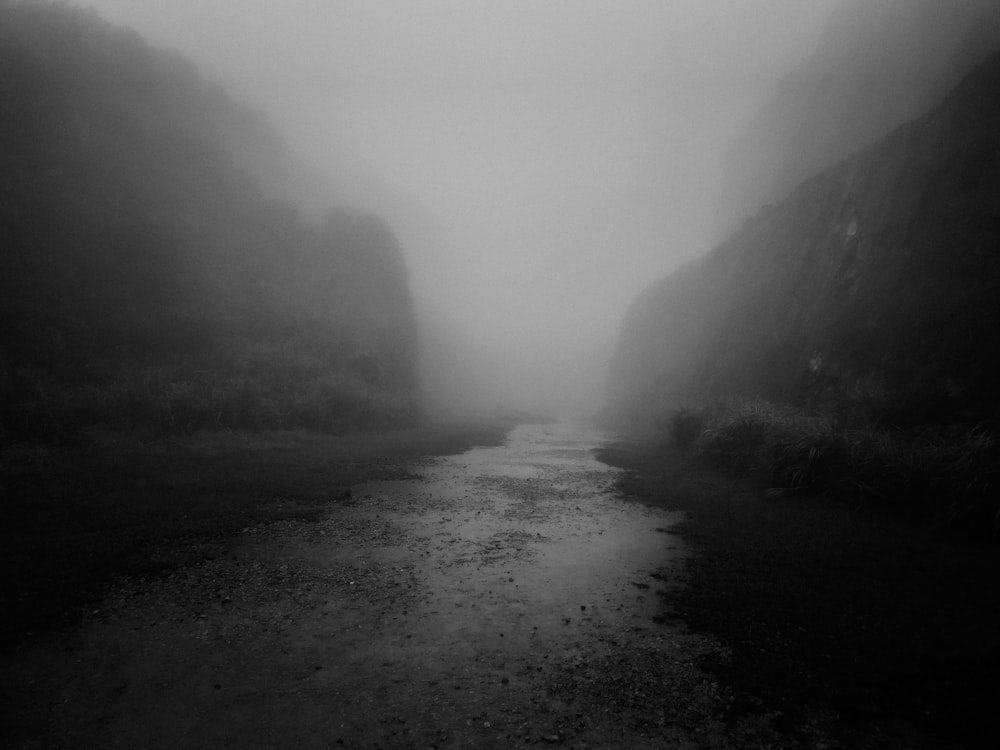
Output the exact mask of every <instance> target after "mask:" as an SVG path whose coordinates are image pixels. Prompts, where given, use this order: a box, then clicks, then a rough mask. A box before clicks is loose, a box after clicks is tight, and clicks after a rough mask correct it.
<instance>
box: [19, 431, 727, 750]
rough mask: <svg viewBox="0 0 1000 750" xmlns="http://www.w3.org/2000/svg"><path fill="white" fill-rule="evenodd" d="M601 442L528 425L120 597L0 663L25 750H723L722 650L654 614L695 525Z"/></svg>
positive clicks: (265, 529) (251, 532)
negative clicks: (641, 490)
mask: <svg viewBox="0 0 1000 750" xmlns="http://www.w3.org/2000/svg"><path fill="white" fill-rule="evenodd" d="M606 439H607V436H606V435H602V434H601V433H598V432H593V431H588V430H585V429H580V428H574V427H568V426H562V425H540V426H523V427H519V428H517V429H515V430H514V431H513V433H512V434H511V436H510V438H509V440H508V442H507V444H506V445H504V446H502V447H499V448H480V449H474V450H472V451H469V452H467V453H464V454H461V455H458V456H450V457H445V458H438V459H431V460H429V461H427V462H425V463H423V464H422V465H421V466H419V467H418V469H417V470H416V472H415V474H414V475H413V476H412V477H411V478H407V479H405V480H399V481H391V482H385V481H383V482H370V483H366V484H363V485H358V486H355V487H354V488H352V500H351V502H350V503H349V504H346V505H339V506H336V507H332V508H331V509H330V511H329V513H328V514H327V515H326V516H325V517H324V518H323V519H322V520H321V521H320V522H319V523H308V522H279V523H271V524H266V525H262V526H258V527H253V528H247V529H245V530H244V532H243V534H242V536H241V540H240V543H239V544H238V545H236V546H234V547H231V548H227V549H226V550H224V552H223V551H220V550H209V551H207V553H206V559H205V560H204V561H203V562H202V563H201V564H198V565H194V566H188V567H185V568H183V569H180V570H177V571H175V572H173V573H172V574H170V575H169V576H167V577H165V578H160V579H156V580H151V581H144V580H134V579H129V580H122V581H119V582H118V583H116V585H115V586H113V587H111V589H110V590H109V591H108V593H107V596H106V597H105V600H104V602H103V603H102V604H101V605H100V606H98V607H96V608H95V609H94V610H93V611H92V612H91V613H90V614H89V615H88V617H87V618H86V620H85V622H84V624H83V625H82V627H80V628H79V629H78V630H75V631H74V632H72V633H66V634H63V635H59V636H52V637H50V638H47V639H44V640H43V641H42V642H37V643H34V644H33V645H31V646H30V647H28V648H26V649H25V650H23V651H22V653H20V654H19V655H17V656H16V658H15V659H14V660H12V662H11V663H10V664H9V665H8V667H6V668H5V670H4V671H5V674H4V679H5V682H6V684H7V685H8V688H9V690H10V692H11V693H12V694H15V695H16V703H17V706H16V710H18V711H20V712H21V718H22V720H23V721H22V724H23V725H24V726H26V727H28V729H27V730H25V731H22V732H21V734H20V736H19V737H16V738H15V742H14V745H13V746H14V747H19V748H35V747H66V748H70V747H95V748H96V747H127V748H168V747H169V748H172V749H176V748H203V747H240V748H277V747H288V748H331V747H363V748H368V747H373V748H374V747H510V746H512V745H532V744H543V745H563V746H569V747H629V748H635V747H644V746H648V747H662V746H663V745H664V744H668V745H672V746H678V747H698V746H724V745H725V744H726V743H725V740H724V737H723V729H722V727H721V725H720V723H719V722H718V721H716V719H715V717H717V716H719V715H720V714H721V712H722V711H723V710H724V708H725V704H726V701H727V700H728V699H727V696H726V695H725V693H724V691H722V690H720V689H719V687H718V686H717V685H716V684H715V683H714V682H713V681H712V680H711V679H710V678H708V677H707V676H706V675H705V674H704V673H703V672H702V671H701V670H700V669H699V668H698V666H697V665H698V663H699V661H700V660H701V659H702V657H703V656H704V655H705V654H706V653H708V652H712V651H717V650H718V646H717V645H715V644H714V643H713V642H712V641H710V640H708V639H706V638H704V637H700V636H696V635H694V634H691V633H686V632H683V631H682V630H680V629H678V628H677V627H675V626H673V625H669V624H667V623H665V622H664V621H663V618H662V617H661V615H662V614H663V611H664V607H665V606H669V598H670V592H671V590H672V589H673V588H674V587H675V586H677V585H678V581H679V578H678V576H679V573H680V564H679V563H680V561H681V560H682V559H683V557H684V555H685V554H687V553H686V551H685V550H684V549H683V547H682V546H681V544H680V542H679V541H678V537H676V536H675V535H673V534H671V533H669V532H670V531H671V527H672V526H673V525H674V524H675V523H677V521H678V520H679V518H678V516H677V515H673V514H670V513H668V512H666V511H663V510H659V509H651V508H648V507H646V506H643V505H639V504H635V503H630V502H627V501H625V500H624V499H623V498H622V497H621V496H619V495H618V494H617V492H616V490H615V480H616V478H617V471H618V470H616V469H613V468H611V467H609V466H607V465H605V464H602V463H599V462H598V461H597V460H596V459H595V458H594V457H593V449H594V448H595V447H597V446H598V445H599V444H600V443H601V442H602V441H604V440H606ZM672 570H673V571H675V572H676V574H675V575H672V574H671V572H670V571H672Z"/></svg>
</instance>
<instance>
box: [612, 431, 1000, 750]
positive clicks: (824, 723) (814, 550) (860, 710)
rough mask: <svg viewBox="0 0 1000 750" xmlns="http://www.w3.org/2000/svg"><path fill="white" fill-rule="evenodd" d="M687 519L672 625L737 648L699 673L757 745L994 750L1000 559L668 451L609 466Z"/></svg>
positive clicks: (633, 491)
mask: <svg viewBox="0 0 1000 750" xmlns="http://www.w3.org/2000/svg"><path fill="white" fill-rule="evenodd" d="M599 456H600V458H601V459H602V460H604V461H607V462H609V463H612V464H613V465H617V466H620V467H623V468H625V469H626V473H625V475H624V476H623V478H622V480H621V486H622V488H623V489H624V491H625V492H626V493H627V494H628V495H630V496H632V497H633V498H635V499H638V500H641V501H643V502H645V503H649V504H652V505H656V506H660V507H664V508H667V509H670V510H679V511H683V512H684V513H685V517H686V521H685V522H683V523H682V524H680V526H679V527H677V532H678V533H679V535H680V536H681V538H682V539H684V540H685V541H686V542H688V543H689V544H690V545H691V547H692V552H693V554H692V556H691V557H689V558H688V560H687V563H686V569H685V575H684V579H685V585H684V586H683V587H682V588H680V589H679V590H677V591H675V592H673V593H672V594H671V596H670V598H669V599H667V600H665V601H664V605H665V617H666V618H667V619H668V620H669V621H676V620H679V621H681V622H683V623H685V624H687V625H688V626H689V627H691V628H694V629H695V630H697V631H699V632H702V633H706V634H712V635H714V636H716V637H717V638H718V639H719V640H720V641H721V642H722V643H723V644H724V645H725V646H728V647H729V649H730V653H729V654H725V655H720V654H721V652H716V653H714V654H713V655H710V656H709V658H708V659H707V660H706V661H704V662H703V666H705V667H706V668H707V669H708V671H709V672H711V673H712V674H713V675H714V676H715V677H716V678H717V679H719V681H720V682H721V684H723V685H726V686H728V687H729V688H731V689H732V690H733V702H732V705H731V706H730V709H729V711H728V716H727V718H728V721H729V722H730V724H731V725H734V724H737V723H740V722H744V723H745V722H746V721H747V719H751V720H752V721H751V722H750V723H751V724H753V725H756V727H757V729H758V733H757V739H758V740H759V744H758V746H773V745H777V746H786V744H787V743H789V742H791V743H793V744H794V743H795V742H796V739H797V740H798V741H800V742H801V746H803V747H814V746H817V745H816V743H815V740H811V739H810V738H812V737H814V736H815V733H816V732H817V731H819V734H820V735H823V736H824V740H823V741H822V742H821V743H820V744H821V745H823V746H827V747H830V746H840V747H845V748H850V747H898V748H910V747H928V748H929V747H946V748H947V747H967V748H980V747H994V746H996V742H997V741H998V740H997V738H998V735H1000V730H998V728H997V725H996V720H997V716H998V713H997V710H998V709H997V706H998V699H1000V554H998V552H1000V549H998V546H997V545H996V544H989V543H983V542H981V541H980V542H974V541H969V540H967V539H961V538H954V536H952V535H949V534H948V533H947V532H945V531H942V530H941V529H939V528H931V527H929V526H927V525H926V524H923V523H921V522H920V521H919V520H917V519H906V518H900V517H898V516H892V517H888V516H883V515H879V514H877V513H875V512H873V511H871V510H862V509H858V508H852V507H849V506H848V505H844V504H842V503H840V504H837V503H833V502H828V501H825V500H823V499H820V498H809V497H787V496H786V497H776V498H775V497H768V496H767V495H766V494H765V491H764V490H765V488H763V487H760V486H756V485H754V484H753V483H750V482H748V481H741V480H736V479H730V478H726V477H723V476H720V475H719V474H718V473H717V472H715V471H713V470H711V469H709V468H708V467H706V466H705V465H703V464H702V463H700V462H699V461H698V460H696V459H694V458H693V457H691V456H690V455H688V454H685V453H683V452H680V451H679V450H677V449H674V448H670V447H663V446H659V447H651V446H648V445H645V446H643V445H638V444H628V443H620V444H618V445H615V446H613V447H609V448H606V449H605V450H603V451H602V452H600V453H599Z"/></svg>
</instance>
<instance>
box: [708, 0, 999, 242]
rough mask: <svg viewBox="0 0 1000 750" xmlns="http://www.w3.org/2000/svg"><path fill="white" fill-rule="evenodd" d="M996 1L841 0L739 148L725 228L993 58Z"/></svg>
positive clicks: (731, 166)
mask: <svg viewBox="0 0 1000 750" xmlns="http://www.w3.org/2000/svg"><path fill="white" fill-rule="evenodd" d="M997 49H1000V3H997V2H996V0H948V2H941V0H878V2H872V0H841V5H840V6H838V7H837V9H836V10H835V12H834V13H833V15H832V16H831V18H830V20H829V22H828V24H827V27H826V29H825V30H824V33H823V35H822V37H821V38H820V40H819V43H818V45H817V48H816V50H815V52H814V53H813V54H812V55H810V56H809V57H808V58H807V59H806V60H804V61H803V62H802V63H801V64H800V65H798V66H797V67H796V68H795V69H793V70H792V71H791V72H789V74H788V75H787V76H785V78H784V79H783V80H782V81H781V82H780V84H779V86H778V87H777V90H776V91H775V93H774V95H773V97H772V98H771V99H770V100H769V101H767V102H766V103H765V104H764V106H763V107H761V109H760V111H759V113H758V115H757V117H756V119H755V120H754V122H753V123H752V124H751V126H750V127H749V128H748V129H747V131H746V133H745V134H744V135H743V137H742V138H741V139H740V140H739V141H738V142H737V143H736V144H735V145H734V146H733V148H732V150H731V152H730V154H729V156H728V159H727V162H728V168H727V174H726V187H725V189H724V193H723V195H722V197H721V199H720V207H719V208H720V220H721V221H722V222H724V223H727V222H734V221H735V222H739V221H741V220H742V219H743V218H745V217H748V216H751V215H753V214H754V213H756V211H757V210H758V208H759V207H760V206H763V205H765V204H769V203H774V202H777V201H780V200H782V199H784V198H785V197H787V195H788V193H789V192H791V190H792V189H794V188H795V186H796V185H798V184H799V183H800V182H802V181H803V180H804V179H806V178H808V177H809V176H811V175H814V174H816V173H817V172H818V171H820V170H822V169H825V168H828V167H830V166H832V165H833V164H834V163H836V162H837V161H839V160H841V159H844V158H846V157H848V156H849V155H850V154H852V153H854V152H856V151H857V150H858V149H860V148H863V147H865V146H868V145H870V144H871V143H874V142H875V141H876V140H878V139H879V138H881V137H882V136H884V135H885V134H886V133H887V132H889V131H890V130H891V129H892V128H895V127H897V126H899V125H901V124H903V123H904V122H908V121H910V120H912V119H914V118H916V117H919V116H920V115H922V114H924V113H925V112H927V111H928V110H929V109H931V108H932V107H933V106H935V105H936V104H937V103H939V102H940V101H941V100H942V99H943V98H944V97H945V96H946V95H947V93H948V92H949V91H950V90H951V89H952V88H953V87H954V86H955V85H957V84H958V82H959V81H960V80H962V78H963V77H964V76H965V75H966V74H967V73H968V72H969V71H971V70H972V69H973V68H975V67H976V66H977V65H979V64H980V63H981V62H983V60H985V59H986V58H987V57H988V56H989V54H990V53H991V52H992V51H993V50H997Z"/></svg>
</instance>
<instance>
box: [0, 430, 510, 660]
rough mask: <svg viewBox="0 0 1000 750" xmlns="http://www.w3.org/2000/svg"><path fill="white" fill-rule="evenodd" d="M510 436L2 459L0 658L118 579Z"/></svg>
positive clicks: (272, 436)
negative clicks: (420, 464)
mask: <svg viewBox="0 0 1000 750" xmlns="http://www.w3.org/2000/svg"><path fill="white" fill-rule="evenodd" d="M510 427H511V424H510V423H508V422H506V421H503V420H493V421H489V420H480V421H460V422H449V423H440V424H433V425H429V426H424V427H421V428H414V429H409V430H400V431H396V432H389V433H384V434H356V435H346V436H333V435H321V434H314V433H306V432H268V433H240V432H229V431H225V432H209V433H199V434H195V435H188V436H179V437H174V438H163V439H156V440H139V439H137V438H135V437H130V436H126V435H121V434H118V433H106V434H100V433H95V434H92V435H90V436H89V437H88V438H87V439H86V440H83V441H81V442H80V444H78V445H75V446H71V447H60V448H54V447H51V446H44V445H38V444H23V445H17V446H8V447H6V448H3V449H0V497H2V498H3V502H0V562H2V571H3V572H2V580H0V649H7V648H10V647H12V646H14V645H16V644H17V643H20V642H23V641H24V640H25V639H29V640H30V639H31V638H33V637H34V636H35V635H38V634H41V633H44V632H46V631H50V630H53V629H58V628H61V627H65V626H69V625H72V624H74V623H76V622H77V621H78V620H79V618H80V616H81V613H82V612H83V611H84V609H85V608H86V607H87V606H88V605H90V604H92V603H94V602H95V601H96V600H97V599H98V598H99V597H100V595H101V593H102V589H103V587H104V586H105V585H106V584H107V582H108V581H109V580H111V579H113V578H115V577H118V576H133V577H135V576H146V575H158V574H163V573H165V572H167V571H170V570H173V569H175V568H178V567H180V566H183V565H186V564H190V563H194V562H200V561H201V559H203V558H204V556H205V555H212V554H217V549H216V548H217V544H216V543H217V542H218V541H219V540H220V539H224V538H226V537H232V536H234V535H236V534H238V533H239V532H240V531H241V530H242V529H244V528H246V527H249V526H254V525H255V524H259V523H264V522H268V521H279V520H293V519H301V520H316V519H319V518H320V517H321V516H322V515H323V513H324V511H325V510H326V509H327V508H329V507H330V506H331V505H333V504H337V503H340V502H343V501H344V500H346V499H348V498H349V494H350V492H349V488H350V487H351V485H353V484H357V483H358V482H364V481H367V480H371V479H392V478H397V477H399V476H403V475H405V474H406V473H407V472H408V471H409V470H410V468H411V466H412V464H413V462H414V461H416V460H419V459H421V458H424V457H426V456H435V455H447V454H451V453H456V452H461V451H463V450H466V449H468V448H470V447H471V446H474V445H496V444H498V443H500V442H502V440H503V439H504V436H505V435H506V434H507V432H508V430H509V429H510Z"/></svg>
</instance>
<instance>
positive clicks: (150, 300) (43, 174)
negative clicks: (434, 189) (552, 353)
mask: <svg viewBox="0 0 1000 750" xmlns="http://www.w3.org/2000/svg"><path fill="white" fill-rule="evenodd" d="M0 175H2V177H0V189H2V191H3V200H2V201H0V243H2V256H0V438H7V439H19V438H22V437H39V438H44V439H61V438H63V437H67V436H70V435H72V434H73V433H75V432H77V431H79V430H80V429H86V428H90V427H111V428H119V427H127V428H137V429H153V430H187V429H194V428H199V427H206V426H224V427H225V426H228V427H292V426H305V427H311V428H317V429H343V428H346V427H354V426H361V425H366V426H372V425H385V424H393V423H399V422H403V421H408V420H410V419H412V417H413V414H414V407H413V404H414V398H415V388H416V383H415V365H414V360H415V351H414V346H415V344H414V333H415V321H414V313H413V309H412V301H411V297H410V291H409V287H408V281H407V271H406V267H405V263H404V260H403V257H402V254H401V251H400V248H399V246H398V244H397V242H396V240H395V238H394V237H393V235H392V232H391V231H390V230H389V228H388V227H387V226H386V225H385V224H384V223H383V222H382V221H381V220H379V219H378V218H376V217H372V216H368V215H364V214H360V213H357V212H352V211H346V210H335V211H331V212H330V213H329V214H328V215H327V216H326V217H325V219H323V220H321V221H314V220H311V219H308V218H306V217H305V216H304V215H303V214H302V213H301V212H300V211H299V210H298V209H297V208H296V207H295V206H294V205H292V204H291V203H290V202H287V201H286V200H284V198H285V197H286V196H287V197H291V196H293V195H295V193H296V191H297V190H299V189H301V187H302V185H304V184H305V183H306V180H305V178H303V179H301V180H300V179H299V177H298V174H297V172H296V168H295V166H294V165H293V164H291V163H290V161H289V160H288V158H287V156H286V155H285V153H284V150H283V148H282V146H281V143H280V140H279V138H278V137H277V136H276V135H275V134H274V133H273V132H272V131H271V130H270V128H269V126H268V125H267V124H266V122H264V120H263V119H262V118H261V117H260V116H259V115H257V114H255V113H253V112H251V111H249V110H248V109H246V108H245V107H243V106H241V105H239V104H237V103H235V102H233V101H232V100H231V99H230V98H229V97H228V96H227V95H226V94H225V92H223V91H222V90H220V89H219V88H218V87H213V86H209V85H207V84H206V83H205V82H204V81H202V80H201V78H200V77H199V74H198V72H197V71H196V70H195V69H194V67H193V66H192V65H191V64H189V63H187V62H186V61H184V60H182V59H180V58H179V57H178V56H177V55H175V54H172V53H164V52H160V51H157V50H153V49H151V48H150V47H149V46H148V45H146V44H145V42H144V41H143V40H142V39H141V38H140V37H139V36H138V35H137V34H135V33H134V32H131V31H129V30H125V29H121V28H117V27H114V26H112V25H110V24H107V23H105V22H103V21H102V20H101V19H100V18H98V17H97V16H96V15H95V14H93V13H89V12H84V11H80V10H77V9H74V8H72V7H71V6H66V5H63V4H52V3H24V2H16V1H11V0H6V1H4V2H0Z"/></svg>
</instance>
